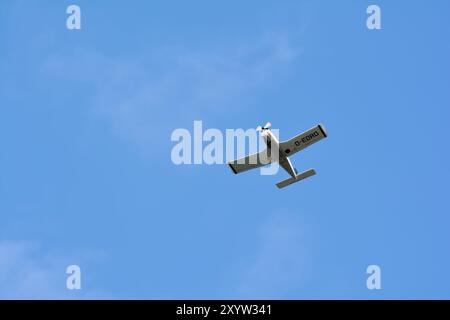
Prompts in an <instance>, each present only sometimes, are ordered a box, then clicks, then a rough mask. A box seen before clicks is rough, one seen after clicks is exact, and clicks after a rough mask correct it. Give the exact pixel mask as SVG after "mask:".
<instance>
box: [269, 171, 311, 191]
mask: <svg viewBox="0 0 450 320" xmlns="http://www.w3.org/2000/svg"><path fill="white" fill-rule="evenodd" d="M315 174H316V171H315V170H314V169H310V170H307V171H305V172H302V173H300V174H298V175H296V176H295V178H289V179H286V180H283V181H281V182H278V183H277V187H278V188H279V189H282V188H284V187H287V186H289V185H291V184H293V183H296V182H299V181H301V180H304V179H306V178H309V177H312V176H313V175H315Z"/></svg>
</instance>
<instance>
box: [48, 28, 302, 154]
mask: <svg viewBox="0 0 450 320" xmlns="http://www.w3.org/2000/svg"><path fill="white" fill-rule="evenodd" d="M298 55H299V50H298V49H297V48H296V47H295V46H293V45H292V44H291V42H290V41H289V37H288V36H286V35H280V34H279V35H271V36H268V37H265V38H264V39H260V40H257V41H253V42H252V43H246V44H238V45H231V44H229V45H227V46H225V45H224V46H223V47H222V48H220V49H215V50H212V49H211V48H208V47H205V48H203V49H201V50H192V49H187V48H179V47H176V46H173V47H171V48H162V49H159V50H157V51H156V52H152V53H149V54H148V55H147V56H146V58H145V59H142V58H136V59H132V58H130V59H129V60H124V59H112V58H109V57H107V56H105V55H102V54H97V53H91V52H83V51H81V52H78V53H77V54H76V56H73V57H61V56H54V57H51V58H49V59H48V60H47V61H46V63H45V65H44V69H43V70H44V72H45V73H47V74H50V75H55V74H56V75H58V76H63V77H65V78H67V79H71V80H72V81H73V80H74V79H76V80H77V81H80V82H82V83H87V84H89V86H90V87H91V88H92V90H93V93H92V105H93V110H94V112H95V113H96V114H97V115H98V116H99V117H100V118H102V119H106V120H107V123H109V124H110V125H111V127H112V129H113V131H114V132H115V133H116V134H117V135H118V136H119V137H120V138H121V139H123V140H126V141H130V142H132V143H134V144H136V145H137V146H139V147H140V149H142V150H148V149H150V147H154V143H155V140H158V139H154V137H153V134H152V133H153V132H164V130H166V131H167V130H168V128H169V127H171V124H173V123H176V122H177V120H180V119H191V121H192V120H196V119H200V120H202V119H203V118H204V117H208V116H212V115H217V114H223V113H225V112H229V111H232V110H235V111H236V110H239V111H241V110H242V109H243V108H244V106H245V100H246V99H249V98H250V97H251V96H252V95H254V94H255V92H257V90H264V89H266V88H267V87H268V86H270V85H271V84H273V83H274V82H276V81H280V80H281V79H283V78H284V77H285V74H286V72H288V70H289V69H290V68H289V66H290V65H291V64H292V63H293V62H294V61H295V59H296V58H297V57H298ZM172 129H174V128H172Z"/></svg>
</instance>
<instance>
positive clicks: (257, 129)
mask: <svg viewBox="0 0 450 320" xmlns="http://www.w3.org/2000/svg"><path fill="white" fill-rule="evenodd" d="M271 127H272V123H270V122H267V123H266V125H265V126H264V127H261V126H257V127H256V131H259V132H262V131H263V130H267V129H270V128H271Z"/></svg>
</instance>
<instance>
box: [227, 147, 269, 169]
mask: <svg viewBox="0 0 450 320" xmlns="http://www.w3.org/2000/svg"><path fill="white" fill-rule="evenodd" d="M268 164H270V160H269V159H268V156H267V150H263V151H261V152H259V153H254V154H252V155H249V156H247V157H244V158H241V159H237V160H233V161H230V162H228V165H229V166H230V168H231V170H233V172H234V173H235V174H238V173H242V172H245V171H248V170H252V169H256V168H259V167H263V166H265V165H268Z"/></svg>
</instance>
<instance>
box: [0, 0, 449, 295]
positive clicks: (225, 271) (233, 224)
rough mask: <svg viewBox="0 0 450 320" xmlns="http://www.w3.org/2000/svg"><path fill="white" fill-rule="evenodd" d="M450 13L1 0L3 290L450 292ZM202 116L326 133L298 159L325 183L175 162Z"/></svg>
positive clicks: (269, 4)
mask: <svg viewBox="0 0 450 320" xmlns="http://www.w3.org/2000/svg"><path fill="white" fill-rule="evenodd" d="M73 3H75V4H77V5H79V6H80V7H81V10H82V30H79V31H69V30H67V29H66V25H65V24H66V18H67V14H66V8H67V6H68V5H70V4H73ZM373 3H374V4H378V5H379V6H380V7H381V10H382V27H383V29H382V30H378V31H369V30H368V29H367V28H366V18H367V14H366V8H367V6H368V5H370V4H373ZM449 10H450V3H449V2H448V1H444V0H436V1H432V2H429V1H428V2H427V1H414V2H411V1H395V2H393V1H381V0H377V1H374V2H369V1H363V0H361V1H356V0H355V1H283V3H282V4H281V3H279V2H275V1H245V2H242V1H222V2H220V1H215V2H214V3H213V2H211V1H194V2H185V1H184V2H182V1H158V2H155V1H152V2H149V1H131V2H130V1H119V0H118V1H114V2H106V1H95V2H93V1H84V0H78V1H76V2H69V1H58V2H55V1H19V0H17V1H16V0H15V1H12V0H11V1H9V0H7V1H2V2H1V4H0V72H1V77H0V147H1V149H0V150H1V151H0V217H1V225H0V297H1V298H75V299H78V298H84V299H86V298H116V299H118V298H125V299H135V298H137V299H155V298H158V299H161V298H162V299H165V298H190V299H197V298H276V299H311V298H324V299H335V298H343V299H365V298H368V299H380V298H387V299H391V298H425V299H429V298H449V296H450V276H449V273H448V270H450V257H449V250H448V244H449V243H450V235H449V233H448V225H449V223H450V217H449V213H450V210H449V209H450V207H449V204H448V198H447V196H448V195H447V193H448V192H447V191H448V188H447V182H448V181H449V179H450V174H449V173H450V170H449V168H448V163H450V152H449V150H448V142H447V140H448V138H449V137H450V132H449V129H448V126H447V122H448V119H449V116H450V112H449V106H450V91H449V83H450V61H449V58H448V57H450V43H449V41H448V38H449V33H450V27H449V21H448V17H447V16H448V12H449ZM194 120H202V121H203V125H204V127H205V128H218V129H221V130H225V129H226V128H246V129H247V128H255V127H256V126H257V125H260V124H264V123H266V122H267V121H271V122H272V123H273V125H274V127H276V128H280V135H281V138H282V139H286V138H289V137H291V136H293V135H295V134H297V133H299V132H301V131H303V130H306V129H308V128H310V127H312V126H313V125H315V124H317V123H324V124H325V126H326V127H327V129H328V132H329V138H328V139H326V140H324V141H322V142H320V143H319V144H317V145H314V146H313V147H311V148H309V149H307V150H305V151H304V152H303V153H301V154H297V155H295V156H294V157H293V158H292V161H293V162H294V164H295V166H296V167H297V168H299V169H307V168H310V167H314V168H316V170H317V171H318V174H317V176H315V177H313V178H311V179H309V180H307V181H304V182H302V183H298V184H296V185H293V186H291V187H289V188H287V189H284V190H282V191H280V190H278V189H277V188H276V187H275V183H277V182H278V181H280V180H283V179H284V178H286V174H285V173H283V172H280V173H279V174H278V175H277V176H264V177H262V176H260V175H259V174H258V172H256V171H255V172H249V173H246V174H243V175H239V176H235V175H233V174H232V173H231V171H230V170H229V168H227V167H226V166H224V165H215V166H205V165H197V166H189V165H185V166H175V165H174V164H173V163H172V161H171V159H170V152H171V149H172V147H173V146H174V143H173V142H171V141H170V135H171V133H172V131H173V130H174V129H177V128H187V129H190V130H192V127H193V122H194ZM70 264H77V265H79V266H80V267H81V270H82V287H83V289H82V290H81V291H76V292H74V291H68V290H67V289H66V288H65V283H66V277H67V275H66V274H65V270H66V267H67V266H68V265H70ZM371 264H376V265H379V266H380V267H381V270H382V290H379V291H376V290H375V291H371V290H368V289H367V288H366V278H367V274H366V268H367V266H369V265H371Z"/></svg>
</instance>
